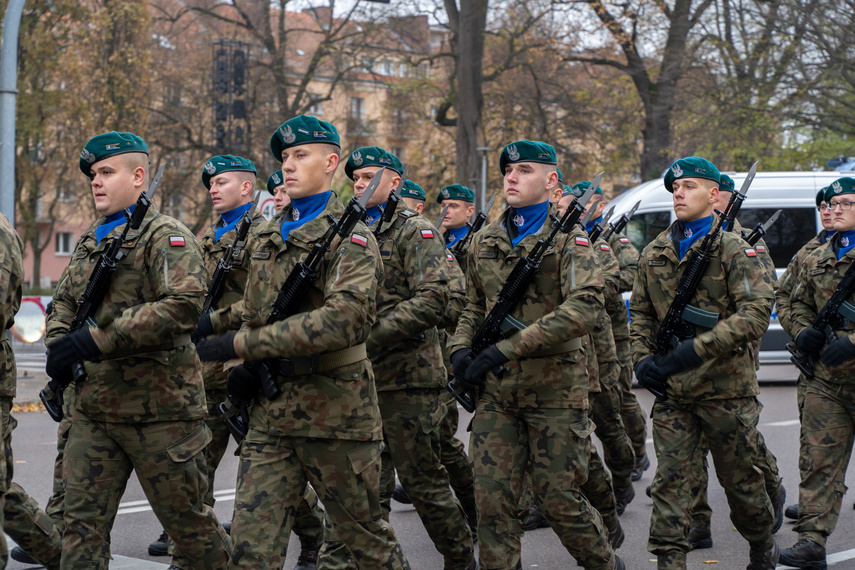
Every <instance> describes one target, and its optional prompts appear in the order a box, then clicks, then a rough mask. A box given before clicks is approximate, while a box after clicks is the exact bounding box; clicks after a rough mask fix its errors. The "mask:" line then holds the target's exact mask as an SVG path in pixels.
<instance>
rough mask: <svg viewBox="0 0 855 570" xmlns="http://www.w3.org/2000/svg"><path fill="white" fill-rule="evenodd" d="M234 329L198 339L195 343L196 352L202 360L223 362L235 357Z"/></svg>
mask: <svg viewBox="0 0 855 570" xmlns="http://www.w3.org/2000/svg"><path fill="white" fill-rule="evenodd" d="M236 334H237V333H236V332H235V331H229V332H227V333H226V334H221V335H220V336H214V337H210V338H206V339H202V340H200V341H199V342H198V343H197V344H196V352H197V353H198V354H199V360H201V361H202V362H225V361H227V360H231V359H232V358H237V352H235V335H236Z"/></svg>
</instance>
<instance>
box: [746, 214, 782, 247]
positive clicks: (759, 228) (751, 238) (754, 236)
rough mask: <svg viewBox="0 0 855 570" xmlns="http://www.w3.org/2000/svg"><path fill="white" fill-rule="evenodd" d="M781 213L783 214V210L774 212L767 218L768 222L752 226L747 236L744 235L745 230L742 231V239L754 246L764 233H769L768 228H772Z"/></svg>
mask: <svg viewBox="0 0 855 570" xmlns="http://www.w3.org/2000/svg"><path fill="white" fill-rule="evenodd" d="M781 212H783V210H778V211H776V212H775V213H774V214H772V215H771V216H769V219H768V220H766V221H765V222H763V223H759V224H757V225H756V226H754V229H752V230H751V233H750V234H748V235H745V230H742V239H744V240H745V241H747V242H748V245H751V246H753V245H755V244H756V243H757V242H758V241H760V238H762V237H763V236H765V235H766V232H768V231H769V228H771V227H772V224H774V223H775V222H777V221H778V216H780V215H781Z"/></svg>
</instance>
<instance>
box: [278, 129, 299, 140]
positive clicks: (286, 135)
mask: <svg viewBox="0 0 855 570" xmlns="http://www.w3.org/2000/svg"><path fill="white" fill-rule="evenodd" d="M279 134H280V135H281V136H282V140H283V141H284V142H285V144H291V143H292V142H294V141H295V140H297V135H295V134H294V131H292V130H291V125H284V126H282V127H279Z"/></svg>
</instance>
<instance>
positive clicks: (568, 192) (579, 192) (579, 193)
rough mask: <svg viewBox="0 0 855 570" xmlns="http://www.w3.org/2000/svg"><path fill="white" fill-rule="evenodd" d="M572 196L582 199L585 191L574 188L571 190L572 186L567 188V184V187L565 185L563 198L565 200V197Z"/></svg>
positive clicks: (562, 192) (562, 193)
mask: <svg viewBox="0 0 855 570" xmlns="http://www.w3.org/2000/svg"><path fill="white" fill-rule="evenodd" d="M574 188H575V187H574ZM571 194H572V195H573V196H576V197H577V198H579V197H581V196H582V194H584V191H582V190H574V189H573V188H571V187H570V186H567V185H566V184H565V185H564V188H563V189H562V190H561V197H562V198H563V197H564V196H570V195H571Z"/></svg>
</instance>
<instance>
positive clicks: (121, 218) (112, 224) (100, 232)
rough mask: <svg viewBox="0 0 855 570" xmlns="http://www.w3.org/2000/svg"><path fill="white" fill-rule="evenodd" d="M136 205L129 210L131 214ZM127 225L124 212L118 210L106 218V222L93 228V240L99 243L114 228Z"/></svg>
mask: <svg viewBox="0 0 855 570" xmlns="http://www.w3.org/2000/svg"><path fill="white" fill-rule="evenodd" d="M136 207H137V205H136V204H134V205H133V206H131V207H130V208H128V209H129V210H130V211H131V214H133V213H134V209H136ZM126 223H128V220H126V219H125V211H124V210H119V211H118V212H116V213H114V214H110V215H109V216H107V221H106V222H104V223H103V224H101V225H100V226H98V227H97V228H95V239H96V240H97V242H98V243H101V240H102V239H104V238H105V237H107V234H109V233H110V232H111V231H113V230H114V229H115V228H118V227H119V226H121V225H124V224H126Z"/></svg>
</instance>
